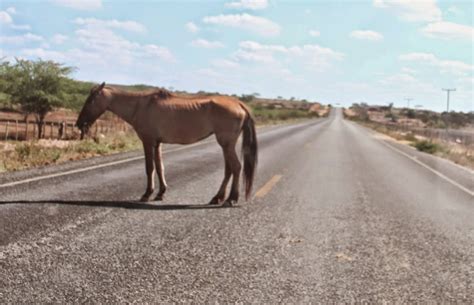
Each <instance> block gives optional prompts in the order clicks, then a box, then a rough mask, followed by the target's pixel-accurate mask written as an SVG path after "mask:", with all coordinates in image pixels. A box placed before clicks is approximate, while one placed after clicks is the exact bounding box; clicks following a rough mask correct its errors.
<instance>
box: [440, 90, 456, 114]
mask: <svg viewBox="0 0 474 305" xmlns="http://www.w3.org/2000/svg"><path fill="white" fill-rule="evenodd" d="M441 90H443V91H446V92H447V93H448V100H447V102H446V112H449V93H450V92H451V91H456V88H453V89H444V88H443V89H441Z"/></svg>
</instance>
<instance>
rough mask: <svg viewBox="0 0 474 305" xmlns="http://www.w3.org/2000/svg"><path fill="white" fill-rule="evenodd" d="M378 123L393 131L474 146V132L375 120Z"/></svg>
mask: <svg viewBox="0 0 474 305" xmlns="http://www.w3.org/2000/svg"><path fill="white" fill-rule="evenodd" d="M373 123H376V124H377V125H383V126H384V127H385V128H387V129H389V130H392V131H403V132H411V133H413V134H414V135H419V136H422V137H425V138H428V139H438V140H441V141H445V142H452V143H458V144H463V145H466V146H474V132H472V131H466V130H458V129H450V128H447V129H440V128H420V127H413V126H408V125H403V124H401V125H395V124H390V123H380V122H373Z"/></svg>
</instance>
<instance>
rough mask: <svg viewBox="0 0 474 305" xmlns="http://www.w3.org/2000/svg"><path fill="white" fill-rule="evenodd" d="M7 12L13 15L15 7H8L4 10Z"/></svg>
mask: <svg viewBox="0 0 474 305" xmlns="http://www.w3.org/2000/svg"><path fill="white" fill-rule="evenodd" d="M5 11H6V12H7V13H9V14H12V15H15V14H16V9H15V8H14V7H12V6H11V7H9V8H7V9H6V10H5Z"/></svg>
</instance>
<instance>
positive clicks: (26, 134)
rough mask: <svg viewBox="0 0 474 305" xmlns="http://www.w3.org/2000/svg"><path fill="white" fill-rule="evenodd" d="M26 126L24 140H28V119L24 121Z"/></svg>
mask: <svg viewBox="0 0 474 305" xmlns="http://www.w3.org/2000/svg"><path fill="white" fill-rule="evenodd" d="M25 122H26V126H25V141H26V140H28V120H26V121H25Z"/></svg>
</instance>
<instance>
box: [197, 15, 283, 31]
mask: <svg viewBox="0 0 474 305" xmlns="http://www.w3.org/2000/svg"><path fill="white" fill-rule="evenodd" d="M203 22H204V23H208V24H217V25H223V26H228V27H232V28H239V29H244V30H247V31H250V32H254V33H256V34H259V35H262V36H277V35H278V34H280V26H279V25H278V24H276V23H275V22H273V21H271V20H269V19H266V18H263V17H258V16H253V15H249V14H236V15H218V16H208V17H204V19H203Z"/></svg>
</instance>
